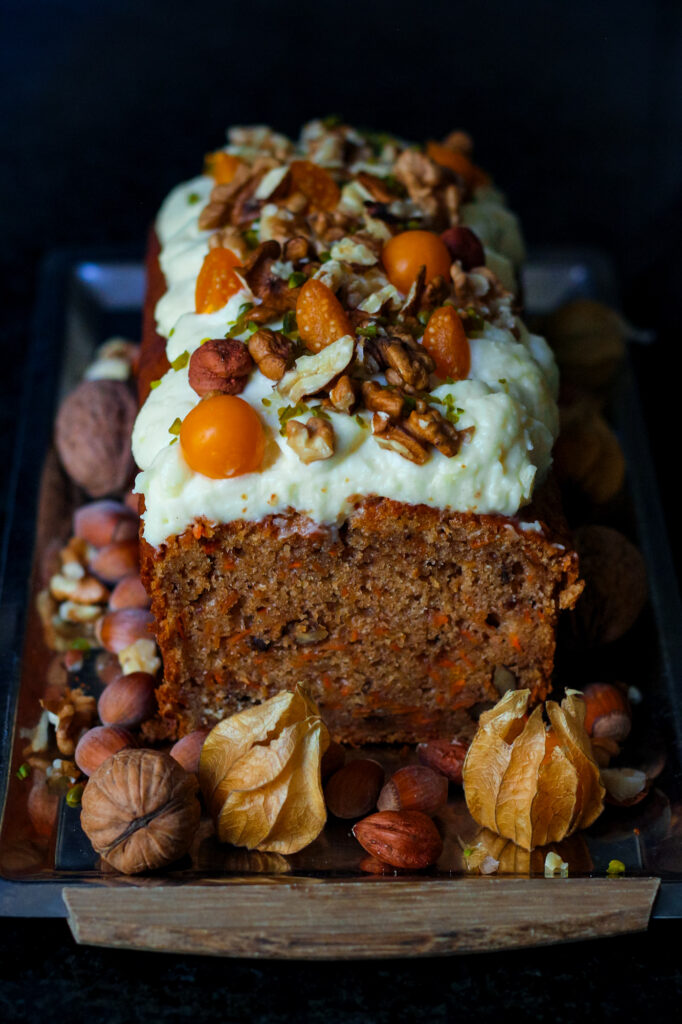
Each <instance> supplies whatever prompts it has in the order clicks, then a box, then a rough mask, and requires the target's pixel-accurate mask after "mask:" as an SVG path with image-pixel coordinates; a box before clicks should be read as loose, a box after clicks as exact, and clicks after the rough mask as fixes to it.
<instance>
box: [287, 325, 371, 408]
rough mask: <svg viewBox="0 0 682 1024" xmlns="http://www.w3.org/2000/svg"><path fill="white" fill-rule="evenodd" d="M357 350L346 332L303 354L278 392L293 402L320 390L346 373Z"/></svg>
mask: <svg viewBox="0 0 682 1024" xmlns="http://www.w3.org/2000/svg"><path fill="white" fill-rule="evenodd" d="M354 351H355V341H354V339H353V338H352V337H351V335H349V334H344V335H343V337H341V338H339V339H338V341H333V342H332V343H331V345H327V346H326V348H323V349H321V351H319V352H316V353H315V354H314V355H309V356H308V355H306V356H301V357H300V358H299V359H298V360H297V361H296V363H295V365H294V366H293V367H292V369H291V370H289V371H288V373H286V374H285V375H284V377H283V378H282V380H281V381H280V383H279V387H278V391H279V393H280V394H281V395H282V396H283V397H284V398H288V400H289V401H290V402H294V403H296V402H300V401H301V399H302V398H305V397H306V396H307V395H315V394H317V392H318V391H322V390H323V389H324V388H326V387H327V386H328V385H329V384H331V382H332V381H333V380H335V379H336V377H338V376H339V375H340V374H342V373H343V371H344V370H345V369H346V367H347V366H348V364H349V363H350V361H351V359H352V358H353V353H354Z"/></svg>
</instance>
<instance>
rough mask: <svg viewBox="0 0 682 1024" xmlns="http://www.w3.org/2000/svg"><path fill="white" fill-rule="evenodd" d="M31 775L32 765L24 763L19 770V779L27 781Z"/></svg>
mask: <svg viewBox="0 0 682 1024" xmlns="http://www.w3.org/2000/svg"><path fill="white" fill-rule="evenodd" d="M30 774H31V766H30V764H26V762H25V761H24V763H23V764H22V765H19V768H18V770H17V778H18V779H22V781H23V779H27V778H28V777H29V775H30Z"/></svg>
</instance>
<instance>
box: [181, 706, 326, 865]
mask: <svg viewBox="0 0 682 1024" xmlns="http://www.w3.org/2000/svg"><path fill="white" fill-rule="evenodd" d="M328 745H329V734H328V732H327V729H326V726H325V725H324V723H323V722H322V720H321V719H320V717H319V714H318V711H317V707H316V705H315V704H314V702H313V701H312V700H311V699H310V698H309V697H308V695H307V694H306V693H305V691H304V690H303V689H302V688H301V687H297V688H296V690H295V691H293V692H291V693H282V694H278V695H277V696H276V697H273V698H272V699H271V700H269V701H265V702H264V703H263V704H260V705H258V706H257V707H255V708H249V709H247V710H246V711H242V712H239V713H238V714H236V715H233V716H232V717H231V718H228V719H225V721H223V722H221V723H219V725H217V726H216V727H215V728H214V729H213V730H212V731H211V732H210V733H209V735H208V736H207V738H206V740H205V742H204V746H203V748H202V752H201V760H200V764H199V781H200V783H201V787H202V792H203V793H204V797H205V799H206V802H207V804H208V806H209V810H210V811H211V814H212V816H213V818H214V821H215V823H216V831H217V834H218V838H219V839H220V840H221V841H222V842H227V843H232V844H233V845H235V846H245V847H246V848H247V849H250V850H254V849H255V850H260V851H271V852H275V853H280V854H288V853H295V852H297V851H298V850H300V849H303V847H304V846H307V845H308V844H309V843H311V842H312V841H313V840H314V839H315V838H316V837H317V836H318V835H319V833H320V832H321V831H322V829H323V827H324V824H325V821H326V808H325V805H324V798H323V795H322V782H321V770H320V764H321V761H322V755H323V754H324V752H325V750H326V749H327V747H328Z"/></svg>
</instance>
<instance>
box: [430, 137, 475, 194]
mask: <svg viewBox="0 0 682 1024" xmlns="http://www.w3.org/2000/svg"><path fill="white" fill-rule="evenodd" d="M426 155H427V156H428V157H430V158H431V159H432V160H433V162H434V163H437V164H440V165H441V167H449V168H450V170H451V171H455V173H456V174H459V176H460V177H461V178H464V180H465V181H466V183H467V185H468V186H469V187H470V188H478V186H479V185H489V184H490V175H489V174H486V172H485V171H484V170H483V169H482V168H481V167H478V166H477V165H476V164H475V163H473V161H472V160H470V159H469V157H468V156H466V155H465V154H464V153H461V152H460V151H459V150H458V149H450V148H449V147H448V146H443V145H442V144H441V143H440V142H433V141H430V142H427V144H426Z"/></svg>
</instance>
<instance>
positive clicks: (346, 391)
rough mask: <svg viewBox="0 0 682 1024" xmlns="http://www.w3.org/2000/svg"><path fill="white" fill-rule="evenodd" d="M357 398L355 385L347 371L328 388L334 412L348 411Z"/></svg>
mask: <svg viewBox="0 0 682 1024" xmlns="http://www.w3.org/2000/svg"><path fill="white" fill-rule="evenodd" d="M357 400H358V393H357V385H356V383H355V381H353V380H352V379H351V378H350V377H349V376H348V374H347V373H344V374H343V376H341V377H339V379H338V380H337V382H336V384H335V385H334V387H333V388H330V390H329V401H330V402H331V404H332V406H333V408H334V409H335V410H336V412H345V413H349V412H350V411H351V409H352V408H353V406H354V405H355V403H356V402H357Z"/></svg>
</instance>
